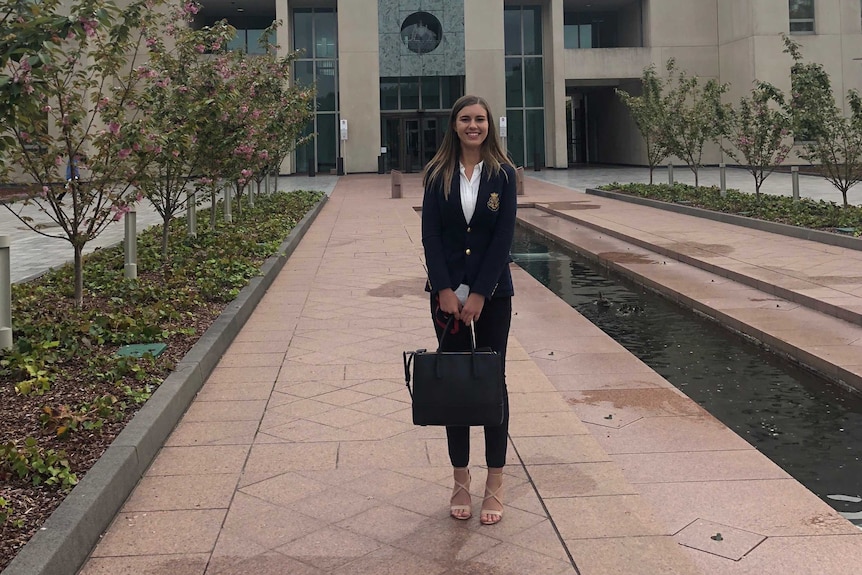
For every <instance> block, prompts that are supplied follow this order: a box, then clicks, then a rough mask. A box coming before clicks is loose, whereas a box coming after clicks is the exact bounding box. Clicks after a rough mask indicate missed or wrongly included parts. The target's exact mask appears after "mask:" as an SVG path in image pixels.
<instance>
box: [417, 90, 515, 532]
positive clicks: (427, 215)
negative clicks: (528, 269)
mask: <svg viewBox="0 0 862 575" xmlns="http://www.w3.org/2000/svg"><path fill="white" fill-rule="evenodd" d="M456 170H457V171H456ZM423 183H424V185H425V195H424V198H423V200H422V245H423V247H424V248H425V261H426V263H427V265H428V282H427V283H426V287H425V290H426V291H428V292H429V294H430V306H431V316H432V320H433V323H434V329H435V331H436V334H437V340H438V341H439V342H440V351H469V350H470V349H471V335H472V336H473V337H472V339H473V340H474V342H473V347H479V348H490V349H491V350H493V351H495V352H497V353H498V354H499V355H500V356H501V357H502V360H503V374H504V375H503V377H504V380H503V382H504V383H503V391H504V403H503V413H502V421H501V422H500V424H499V425H486V426H485V463H486V464H487V466H488V476H487V480H486V483H485V498H484V501H483V502H482V510H481V512H480V515H481V517H480V521H481V523H482V524H483V525H494V524H496V523H499V521H500V520H501V519H502V517H503V502H502V488H503V466H504V465H505V463H506V446H507V436H508V427H509V408H508V397H506V396H505V360H506V343H507V339H508V336H509V325H510V323H511V317H512V294H513V287H512V276H511V273H510V272H509V265H508V264H509V260H510V257H509V249H510V247H511V245H512V236H513V234H514V231H515V211H516V203H517V200H516V191H515V169H514V167H513V166H512V165H511V163H510V161H509V159H508V158H507V156H506V154H505V153H504V151H503V148H502V146H501V145H500V141H499V139H498V137H497V132H496V129H495V126H494V120H493V116H492V115H491V110H490V108H489V106H488V103H487V102H486V101H485V100H484V99H483V98H480V97H478V96H463V97H461V98H459V99H458V101H456V102H455V105H454V106H453V107H452V112H451V114H450V115H449V123H448V125H447V127H446V133H445V135H444V136H443V143H442V144H441V145H440V149H439V150H438V151H437V153H436V154H435V155H434V157H433V158H432V159H431V161H430V162H429V163H428V165H427V166H426V168H425V176H424V180H423ZM444 335H445V338H444ZM446 437H447V439H448V446H449V459H450V461H451V463H452V467H453V476H454V477H453V478H454V482H455V487H454V490H453V493H452V498H451V501H450V513H451V515H452V517H454V518H455V519H459V520H466V519H469V518H470V517H471V516H472V513H473V511H472V502H471V500H470V471H469V467H468V465H469V460H470V428H469V427H464V426H461V425H457V426H455V425H451V426H447V427H446Z"/></svg>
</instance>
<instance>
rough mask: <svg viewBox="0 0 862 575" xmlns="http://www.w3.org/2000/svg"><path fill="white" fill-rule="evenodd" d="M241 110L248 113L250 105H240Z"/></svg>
mask: <svg viewBox="0 0 862 575" xmlns="http://www.w3.org/2000/svg"><path fill="white" fill-rule="evenodd" d="M239 111H240V112H241V113H243V114H248V106H240V107H239Z"/></svg>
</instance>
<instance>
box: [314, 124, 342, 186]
mask: <svg viewBox="0 0 862 575" xmlns="http://www.w3.org/2000/svg"><path fill="white" fill-rule="evenodd" d="M336 118H337V117H336V115H335V114H318V115H317V169H318V170H319V171H321V172H329V170H332V169H335V158H336V157H337V156H338V134H337V127H338V122H337V121H336Z"/></svg>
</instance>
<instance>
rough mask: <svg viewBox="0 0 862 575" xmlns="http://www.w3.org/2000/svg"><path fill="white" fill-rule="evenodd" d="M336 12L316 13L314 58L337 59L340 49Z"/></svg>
mask: <svg viewBox="0 0 862 575" xmlns="http://www.w3.org/2000/svg"><path fill="white" fill-rule="evenodd" d="M335 22H336V21H335V12H321V11H317V12H315V13H314V56H315V57H316V58H336V57H337V56H338V54H337V52H338V47H337V46H336V39H337V37H338V35H337V34H336V32H335Z"/></svg>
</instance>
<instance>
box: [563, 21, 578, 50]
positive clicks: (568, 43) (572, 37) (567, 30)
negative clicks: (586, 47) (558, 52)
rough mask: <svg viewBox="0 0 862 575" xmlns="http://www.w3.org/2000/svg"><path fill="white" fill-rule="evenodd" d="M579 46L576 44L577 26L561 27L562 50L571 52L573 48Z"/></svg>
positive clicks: (566, 25)
mask: <svg viewBox="0 0 862 575" xmlns="http://www.w3.org/2000/svg"><path fill="white" fill-rule="evenodd" d="M580 47H581V46H580V44H579V43H578V25H577V24H565V25H563V48H565V49H567V50H571V49H573V48H580Z"/></svg>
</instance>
